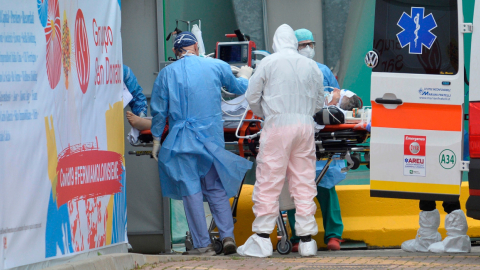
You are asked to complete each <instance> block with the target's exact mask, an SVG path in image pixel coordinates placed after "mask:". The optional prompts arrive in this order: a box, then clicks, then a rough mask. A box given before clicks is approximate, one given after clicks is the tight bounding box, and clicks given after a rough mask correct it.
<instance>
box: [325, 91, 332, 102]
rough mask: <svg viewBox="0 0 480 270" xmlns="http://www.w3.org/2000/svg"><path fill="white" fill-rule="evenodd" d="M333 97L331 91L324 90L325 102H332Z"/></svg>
mask: <svg viewBox="0 0 480 270" xmlns="http://www.w3.org/2000/svg"><path fill="white" fill-rule="evenodd" d="M332 99H333V93H329V92H325V103H327V104H328V103H330V102H332Z"/></svg>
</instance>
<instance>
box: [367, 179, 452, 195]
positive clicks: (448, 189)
mask: <svg viewBox="0 0 480 270" xmlns="http://www.w3.org/2000/svg"><path fill="white" fill-rule="evenodd" d="M370 188H371V189H373V190H384V191H398V192H415V193H435V194H452V195H459V194H460V186H459V185H444V184H423V183H406V182H394V181H382V180H370Z"/></svg>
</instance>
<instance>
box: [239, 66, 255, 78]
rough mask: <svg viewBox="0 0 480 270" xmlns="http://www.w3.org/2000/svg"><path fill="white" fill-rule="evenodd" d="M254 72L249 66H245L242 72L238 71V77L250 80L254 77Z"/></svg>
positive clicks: (241, 69)
mask: <svg viewBox="0 0 480 270" xmlns="http://www.w3.org/2000/svg"><path fill="white" fill-rule="evenodd" d="M252 72H253V68H251V67H249V66H243V67H241V68H240V71H238V74H237V76H238V77H242V78H245V79H247V80H248V79H250V77H252Z"/></svg>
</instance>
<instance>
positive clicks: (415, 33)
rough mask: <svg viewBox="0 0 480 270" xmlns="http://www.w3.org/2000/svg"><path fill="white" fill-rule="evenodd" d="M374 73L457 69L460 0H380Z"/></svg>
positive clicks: (446, 73) (431, 72)
mask: <svg viewBox="0 0 480 270" xmlns="http://www.w3.org/2000/svg"><path fill="white" fill-rule="evenodd" d="M376 3H377V4H376V10H375V33H374V41H373V42H374V44H373V46H374V49H375V51H376V52H377V53H378V56H379V59H378V65H377V66H376V67H375V68H374V69H373V71H374V72H392V73H414V74H445V75H455V74H457V72H458V57H459V55H458V14H457V0H435V1H432V0H420V1H419V0H416V1H414V0H377V1H376Z"/></svg>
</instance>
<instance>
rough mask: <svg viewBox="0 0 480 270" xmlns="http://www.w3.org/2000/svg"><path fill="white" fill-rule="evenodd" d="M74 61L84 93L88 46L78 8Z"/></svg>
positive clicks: (88, 74) (87, 78)
mask: <svg viewBox="0 0 480 270" xmlns="http://www.w3.org/2000/svg"><path fill="white" fill-rule="evenodd" d="M75 63H76V67H77V76H78V83H79V84H80V89H82V92H83V93H84V94H85V93H86V92H87V88H88V83H89V81H90V50H89V48H88V36H87V28H86V26H85V19H84V17H83V12H82V10H81V9H78V11H77V16H76V17H75Z"/></svg>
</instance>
